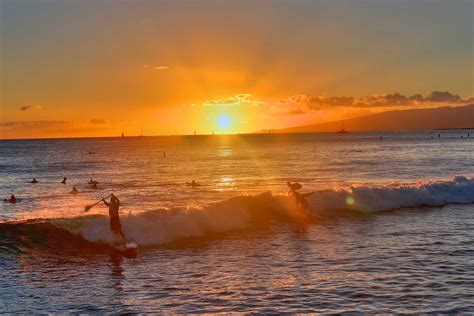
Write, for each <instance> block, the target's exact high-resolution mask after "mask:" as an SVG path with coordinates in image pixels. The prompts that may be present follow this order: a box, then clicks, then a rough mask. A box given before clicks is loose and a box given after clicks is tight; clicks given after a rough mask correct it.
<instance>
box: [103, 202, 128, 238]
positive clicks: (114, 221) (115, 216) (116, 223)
mask: <svg viewBox="0 0 474 316" xmlns="http://www.w3.org/2000/svg"><path fill="white" fill-rule="evenodd" d="M102 201H103V202H104V204H105V205H107V207H108V208H109V217H110V229H111V230H112V232H113V233H114V234H115V235H118V236H122V238H123V239H126V238H125V235H124V233H123V231H122V224H120V217H119V207H120V200H119V199H118V198H117V197H116V196H115V195H114V194H113V193H112V194H110V202H107V201H106V200H105V199H102Z"/></svg>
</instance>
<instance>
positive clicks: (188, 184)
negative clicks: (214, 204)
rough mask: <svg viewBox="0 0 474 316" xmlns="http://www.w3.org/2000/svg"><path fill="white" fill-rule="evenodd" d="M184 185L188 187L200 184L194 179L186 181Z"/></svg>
mask: <svg viewBox="0 0 474 316" xmlns="http://www.w3.org/2000/svg"><path fill="white" fill-rule="evenodd" d="M186 185H187V186H190V187H198V186H200V184H199V183H197V182H196V181H194V180H193V181H191V182H186Z"/></svg>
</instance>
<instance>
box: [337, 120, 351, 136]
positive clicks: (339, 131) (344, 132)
mask: <svg viewBox="0 0 474 316" xmlns="http://www.w3.org/2000/svg"><path fill="white" fill-rule="evenodd" d="M337 133H338V134H347V133H349V132H348V131H346V130H345V129H344V121H342V128H341V129H340V130H338V131H337Z"/></svg>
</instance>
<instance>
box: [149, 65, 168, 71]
mask: <svg viewBox="0 0 474 316" xmlns="http://www.w3.org/2000/svg"><path fill="white" fill-rule="evenodd" d="M143 67H145V68H152V69H155V70H164V69H168V68H169V67H168V66H163V65H160V66H153V65H143Z"/></svg>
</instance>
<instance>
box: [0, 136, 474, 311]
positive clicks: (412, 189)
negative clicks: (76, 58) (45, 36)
mask: <svg viewBox="0 0 474 316" xmlns="http://www.w3.org/2000/svg"><path fill="white" fill-rule="evenodd" d="M468 132H469V133H470V134H471V137H470V138H468V137H467V133H468ZM437 134H438V132H416V133H408V132H407V133H386V134H380V133H378V134H370V133H359V134H356V133H354V134H347V135H337V134H319V135H317V134H312V135H310V134H301V135H253V136H252V135H235V136H217V135H216V136H196V137H192V136H190V137H141V138H140V137H139V138H125V139H120V138H104V139H63V140H21V141H20V140H19V141H0V196H1V197H2V198H3V197H9V195H10V194H12V193H14V194H15V195H16V196H17V198H18V199H19V202H18V203H17V204H9V203H2V204H1V208H0V220H2V221H3V223H0V312H10V313H28V312H88V313H91V312H123V313H126V312H167V313H173V312H181V313H187V312H209V313H212V312H232V311H234V312H260V313H276V312H328V313H331V312H401V313H404V312H435V311H437V312H461V313H468V312H471V313H472V312H474V303H472V302H473V301H474V269H473V268H472V267H473V264H474V245H473V240H474V135H473V134H474V131H451V132H448V131H442V132H441V138H439V139H438V136H437ZM380 136H382V137H383V140H380ZM461 136H463V138H461ZM88 152H95V154H88ZM33 177H34V178H36V179H37V180H38V181H39V183H38V184H31V183H28V182H29V181H31V179H32V178H33ZM63 177H67V178H68V183H67V184H66V185H63V184H61V183H60V181H61V180H62V178H63ZM89 179H95V180H98V181H99V187H98V189H92V188H90V186H89V185H88V184H87V181H88V180H89ZM191 180H196V181H197V182H198V183H200V184H201V186H199V187H197V188H190V187H188V186H186V185H185V183H186V182H187V181H191ZM287 181H292V182H293V181H297V182H300V183H301V184H302V185H303V190H302V191H303V192H310V191H316V192H315V193H314V194H313V195H311V196H309V197H308V202H309V204H310V206H311V212H312V215H313V218H312V219H311V220H310V219H308V218H306V217H303V216H301V214H299V213H298V212H297V211H296V210H295V206H294V203H293V201H291V200H290V199H289V197H288V196H287V195H286V193H287V187H286V182H287ZM73 185H74V186H76V187H77V188H78V190H79V191H80V193H79V194H77V195H72V194H69V191H70V190H71V188H72V186H73ZM112 191H113V192H115V194H116V195H118V196H119V198H120V199H121V201H122V203H123V205H122V207H121V211H122V222H123V227H124V231H125V233H126V235H128V236H130V237H131V238H133V239H135V240H136V241H137V243H138V244H139V245H140V251H139V254H138V257H137V258H134V259H133V258H124V257H121V256H118V255H117V254H114V253H113V251H112V250H111V248H110V247H109V246H108V245H109V244H110V242H111V238H112V237H111V234H110V230H109V227H108V218H107V217H106V216H105V215H106V214H107V209H106V208H105V207H104V206H103V205H100V206H97V207H95V208H93V209H92V210H91V211H90V212H89V213H87V214H85V213H84V206H85V205H87V204H91V203H93V202H95V201H96V200H98V199H100V198H101V197H102V196H106V195H107V194H109V193H110V192H112Z"/></svg>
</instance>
